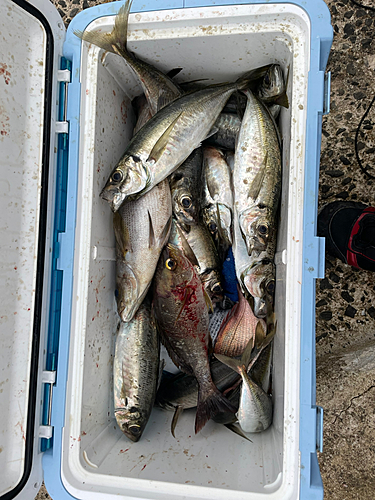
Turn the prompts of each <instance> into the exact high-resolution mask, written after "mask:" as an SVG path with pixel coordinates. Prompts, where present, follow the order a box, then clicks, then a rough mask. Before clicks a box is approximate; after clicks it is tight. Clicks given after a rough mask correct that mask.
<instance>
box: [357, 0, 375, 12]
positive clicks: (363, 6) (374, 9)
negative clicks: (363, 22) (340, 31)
mask: <svg viewBox="0 0 375 500" xmlns="http://www.w3.org/2000/svg"><path fill="white" fill-rule="evenodd" d="M351 2H352V3H354V5H357V6H358V7H362V8H363V9H369V10H373V11H374V12H375V7H369V6H367V5H362V4H361V3H358V2H356V0H351Z"/></svg>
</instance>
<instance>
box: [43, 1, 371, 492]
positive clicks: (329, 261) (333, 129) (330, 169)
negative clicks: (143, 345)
mask: <svg viewBox="0 0 375 500" xmlns="http://www.w3.org/2000/svg"><path fill="white" fill-rule="evenodd" d="M53 3H54V4H55V5H56V7H57V8H58V10H59V12H60V14H61V15H62V16H63V19H64V21H65V23H66V24H68V23H69V22H70V20H71V19H72V18H73V17H74V16H75V15H76V14H77V13H78V12H79V11H80V10H82V9H85V8H88V7H91V6H93V5H96V4H97V3H98V2H96V1H88V0H83V1H82V0H73V1H69V0H67V1H65V0H55V1H54V2H53ZM326 3H327V5H328V7H329V8H330V11H331V14H332V25H333V27H334V42H333V46H332V51H331V54H330V57H329V62H328V68H327V69H328V70H329V71H331V72H332V82H331V112H330V114H329V115H328V116H325V117H323V134H322V153H321V172H320V183H319V208H320V209H321V208H323V207H324V206H325V205H326V204H327V203H330V202H331V201H336V200H351V201H361V202H363V203H366V204H373V205H375V200H374V187H375V184H374V183H375V180H372V179H369V178H368V177H367V176H366V175H365V174H364V173H363V172H362V171H361V169H360V168H359V166H358V162H357V159H356V155H355V147H354V143H355V136H356V130H357V127H358V124H359V122H360V120H361V118H362V116H363V114H364V113H365V111H366V109H367V108H368V106H369V104H370V102H371V100H372V98H373V97H374V88H375V86H374V81H375V39H374V36H373V33H374V28H375V11H371V10H368V9H365V8H362V7H359V6H358V5H356V4H355V3H354V2H352V1H351V0H342V1H337V0H326ZM359 3H363V4H364V5H370V6H371V5H374V4H373V2H372V1H370V0H362V1H361V2H359ZM374 121H375V105H374V106H373V108H372V109H371V110H370V112H369V114H368V116H367V117H366V119H365V120H364V122H363V124H362V127H361V130H360V132H359V135H358V152H359V155H360V158H361V159H362V163H363V165H364V167H365V168H368V171H369V172H370V173H371V174H372V175H373V176H375V163H374V153H375V134H374V128H373V126H374ZM366 165H369V167H366ZM371 165H374V168H373V169H372V170H371ZM316 336H317V337H316V339H317V344H316V355H317V404H319V405H321V406H323V407H324V410H325V414H324V452H323V453H321V454H319V463H320V467H321V473H322V476H323V483H324V493H325V499H327V500H336V499H337V500H338V499H345V500H351V499H353V500H354V499H361V500H367V499H368V500H370V499H371V500H372V498H373V497H374V490H375V474H374V472H375V471H374V454H375V445H374V443H375V439H374V438H375V418H374V403H375V279H374V275H373V273H371V272H367V271H359V270H355V269H353V268H351V267H350V266H347V265H345V264H344V263H342V262H341V261H339V260H338V259H335V258H333V257H330V256H329V255H327V256H326V272H325V278H324V279H323V280H318V281H317V286H316ZM36 498H37V499H46V498H47V499H48V498H50V497H49V496H48V494H47V493H46V491H45V489H44V486H42V488H41V490H40V492H39V494H38V496H37V497H36Z"/></svg>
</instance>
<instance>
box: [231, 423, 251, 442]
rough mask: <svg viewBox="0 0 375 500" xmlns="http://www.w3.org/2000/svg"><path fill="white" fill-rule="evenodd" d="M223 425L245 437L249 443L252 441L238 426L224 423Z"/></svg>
mask: <svg viewBox="0 0 375 500" xmlns="http://www.w3.org/2000/svg"><path fill="white" fill-rule="evenodd" d="M224 426H225V427H226V428H227V429H229V430H230V431H232V432H234V433H235V434H238V435H239V436H241V437H242V438H244V439H247V440H248V441H250V443H252V441H251V439H249V438H248V437H247V436H245V434H244V432H243V430H242V429H241V428H240V427H238V426H237V425H236V424H224Z"/></svg>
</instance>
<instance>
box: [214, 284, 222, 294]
mask: <svg viewBox="0 0 375 500" xmlns="http://www.w3.org/2000/svg"><path fill="white" fill-rule="evenodd" d="M212 291H213V292H214V293H221V292H222V291H223V289H222V288H221V285H220V283H216V285H215V286H213V287H212Z"/></svg>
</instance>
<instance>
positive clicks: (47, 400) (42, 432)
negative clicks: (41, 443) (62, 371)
mask: <svg viewBox="0 0 375 500" xmlns="http://www.w3.org/2000/svg"><path fill="white" fill-rule="evenodd" d="M55 382H56V371H47V370H44V371H43V374H42V384H44V401H43V424H42V425H40V426H39V437H40V438H44V439H50V438H51V437H52V430H53V428H52V426H51V414H52V391H53V384H54V383H55Z"/></svg>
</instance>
